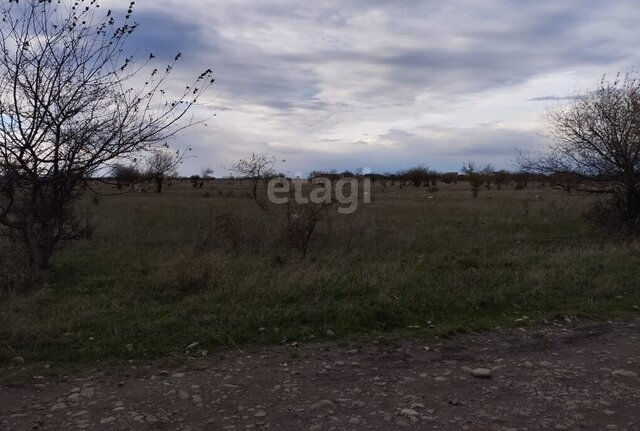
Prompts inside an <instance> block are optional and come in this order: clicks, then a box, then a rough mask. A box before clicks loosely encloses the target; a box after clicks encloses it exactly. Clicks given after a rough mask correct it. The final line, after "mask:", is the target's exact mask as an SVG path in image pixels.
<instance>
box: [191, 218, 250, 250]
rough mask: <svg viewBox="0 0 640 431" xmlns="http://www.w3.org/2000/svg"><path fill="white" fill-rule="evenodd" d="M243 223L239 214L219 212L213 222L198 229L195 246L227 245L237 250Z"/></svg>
mask: <svg viewBox="0 0 640 431" xmlns="http://www.w3.org/2000/svg"><path fill="white" fill-rule="evenodd" d="M243 225H244V223H243V221H242V218H240V217H239V216H237V215H233V214H229V213H221V214H218V215H217V216H215V217H214V219H213V223H212V224H210V225H206V226H202V227H201V228H200V229H199V230H198V233H197V234H196V239H195V241H194V248H195V249H196V250H206V249H209V248H212V247H226V248H228V249H231V250H235V249H237V248H238V247H239V246H240V243H241V239H242V230H243Z"/></svg>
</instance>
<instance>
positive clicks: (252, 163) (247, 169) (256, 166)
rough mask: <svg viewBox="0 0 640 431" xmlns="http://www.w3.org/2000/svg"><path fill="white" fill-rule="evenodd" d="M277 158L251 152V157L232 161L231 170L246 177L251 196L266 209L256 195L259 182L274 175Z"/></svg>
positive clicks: (265, 181) (264, 181)
mask: <svg viewBox="0 0 640 431" xmlns="http://www.w3.org/2000/svg"><path fill="white" fill-rule="evenodd" d="M277 162H278V161H277V159H276V158H275V157H272V156H269V155H268V154H255V153H252V154H251V157H248V158H246V159H240V160H239V161H238V162H236V163H234V164H233V166H232V167H231V170H232V171H233V172H235V173H236V174H238V175H239V176H241V177H242V178H243V179H246V180H248V181H249V182H250V184H251V197H252V198H253V200H254V201H255V202H256V203H257V204H258V206H260V208H262V209H263V210H266V203H265V202H263V201H262V200H261V199H260V196H258V189H259V188H260V184H264V185H266V184H267V182H268V181H269V180H270V179H272V178H274V177H275V175H276V165H277Z"/></svg>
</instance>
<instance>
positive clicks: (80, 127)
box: [0, 0, 213, 271]
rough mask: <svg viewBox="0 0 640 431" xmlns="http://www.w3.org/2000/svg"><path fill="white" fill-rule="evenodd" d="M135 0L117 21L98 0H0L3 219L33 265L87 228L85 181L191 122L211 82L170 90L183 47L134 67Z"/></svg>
mask: <svg viewBox="0 0 640 431" xmlns="http://www.w3.org/2000/svg"><path fill="white" fill-rule="evenodd" d="M133 5H134V2H131V5H130V7H129V10H128V13H127V15H126V17H125V19H124V21H123V22H121V23H119V24H117V23H116V22H117V21H118V20H116V18H115V17H114V14H112V13H111V11H108V12H107V11H106V10H105V9H104V8H103V9H100V8H99V7H100V5H99V3H98V1H97V0H92V1H89V0H85V1H82V0H79V1H77V2H76V3H75V5H72V4H71V3H70V2H67V1H62V0H58V1H42V0H21V1H19V2H18V1H5V2H2V4H1V5H0V15H2V23H1V24H0V178H2V181H1V183H0V224H2V225H3V226H4V228H5V230H6V231H7V233H8V234H9V235H11V236H12V237H14V238H15V239H17V240H19V241H21V243H22V244H23V245H24V246H25V248H26V250H27V252H28V255H29V261H30V263H31V266H32V268H33V269H35V270H36V271H38V270H43V269H46V268H47V267H48V266H49V262H50V258H51V256H52V254H53V251H54V249H55V247H56V245H58V244H59V243H60V242H61V241H65V240H72V239H76V238H82V237H86V236H87V235H88V234H89V233H90V229H88V224H87V222H86V220H83V219H82V218H81V217H79V216H78V214H77V212H76V210H75V205H74V203H75V201H76V200H77V199H78V198H79V197H80V196H81V193H82V191H83V189H84V188H85V186H86V182H87V179H88V178H90V177H92V176H98V175H101V173H104V172H105V170H106V169H109V168H108V166H109V165H112V164H114V163H116V162H117V161H119V160H124V159H126V158H132V156H133V155H135V154H138V153H141V152H144V151H146V150H149V149H152V148H155V147H157V146H158V145H159V144H160V143H164V142H166V141H167V140H168V139H169V138H170V137H172V136H173V135H175V134H176V133H177V132H179V131H180V130H182V129H184V128H185V127H188V126H190V125H192V124H193V123H192V122H186V123H183V122H182V121H181V120H182V119H183V118H184V117H185V114H186V113H187V112H188V111H189V109H190V108H191V107H192V106H193V105H194V104H195V103H196V101H197V100H198V98H199V96H200V95H202V94H203V92H204V91H205V90H206V89H207V88H208V87H209V86H210V84H211V83H212V82H213V80H212V79H211V74H212V72H211V70H207V71H205V72H204V73H202V74H201V75H200V76H199V77H198V78H197V79H196V80H195V81H194V83H193V84H192V85H190V86H188V87H186V90H184V91H181V92H179V93H176V94H173V92H171V93H172V94H171V95H170V96H169V92H167V91H166V90H165V84H166V81H167V78H168V77H169V76H170V73H171V71H172V69H173V68H174V65H175V63H176V62H177V61H178V58H179V57H180V55H178V56H176V58H175V60H174V61H173V62H172V63H171V64H169V65H168V66H166V67H164V66H163V67H162V68H161V70H158V69H154V70H153V71H151V67H152V66H150V64H151V63H150V62H151V58H148V59H145V61H146V62H145V63H143V64H142V65H140V64H139V63H138V65H136V62H135V61H134V58H133V57H130V56H127V55H126V52H127V49H126V41H127V40H128V37H129V36H130V35H131V34H132V33H133V32H134V31H135V30H136V28H137V27H138V25H137V24H136V23H135V22H134V21H132V13H133V10H132V9H133ZM103 11H104V12H103ZM150 57H153V56H150ZM146 68H148V69H149V77H148V78H147V79H146V80H145V79H144V78H143V77H142V76H141V75H142V73H144V70H145V69H146ZM140 78H143V79H140Z"/></svg>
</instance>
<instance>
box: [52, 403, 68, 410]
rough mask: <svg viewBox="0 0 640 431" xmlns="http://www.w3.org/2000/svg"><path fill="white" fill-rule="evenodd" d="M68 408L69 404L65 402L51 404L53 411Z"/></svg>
mask: <svg viewBox="0 0 640 431" xmlns="http://www.w3.org/2000/svg"><path fill="white" fill-rule="evenodd" d="M66 408H67V405H66V404H65V403H57V404H54V405H53V406H51V411H52V412H57V411H58V410H65V409H66Z"/></svg>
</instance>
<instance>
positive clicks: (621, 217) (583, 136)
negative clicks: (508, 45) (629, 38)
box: [520, 74, 640, 227]
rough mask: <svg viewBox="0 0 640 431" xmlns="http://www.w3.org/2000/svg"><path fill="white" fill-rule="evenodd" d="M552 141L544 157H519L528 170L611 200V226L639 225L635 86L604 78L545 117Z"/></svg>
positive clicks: (627, 79)
mask: <svg viewBox="0 0 640 431" xmlns="http://www.w3.org/2000/svg"><path fill="white" fill-rule="evenodd" d="M549 123H550V129H551V132H552V135H553V137H554V138H555V142H554V143H553V144H552V145H551V146H550V148H549V149H548V150H547V152H546V153H544V154H543V155H541V156H539V157H536V158H532V157H529V156H524V155H521V158H520V164H521V165H522V166H523V167H524V168H525V169H527V170H530V171H533V172H537V173H542V174H547V175H551V178H552V179H553V178H557V179H558V178H559V179H561V180H562V182H563V185H562V186H563V187H565V188H567V187H568V186H567V179H569V180H570V182H571V186H570V187H571V188H570V189H575V190H577V191H582V192H587V193H597V194H607V195H610V196H612V199H611V201H610V204H609V205H608V207H607V209H606V210H607V211H608V213H609V214H608V217H609V219H610V221H615V222H616V223H618V222H622V223H623V224H624V225H626V226H628V227H638V226H640V81H639V80H638V78H637V76H635V75H631V74H628V75H625V76H621V75H617V76H616V77H615V78H614V79H613V80H610V79H607V77H603V78H602V80H601V81H600V84H599V85H598V86H597V88H595V89H594V90H592V91H588V92H586V93H584V94H581V95H578V96H576V97H575V98H574V99H573V100H572V102H571V103H569V104H568V105H566V106H564V107H562V108H560V109H558V110H555V111H553V112H551V113H550V114H549Z"/></svg>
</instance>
